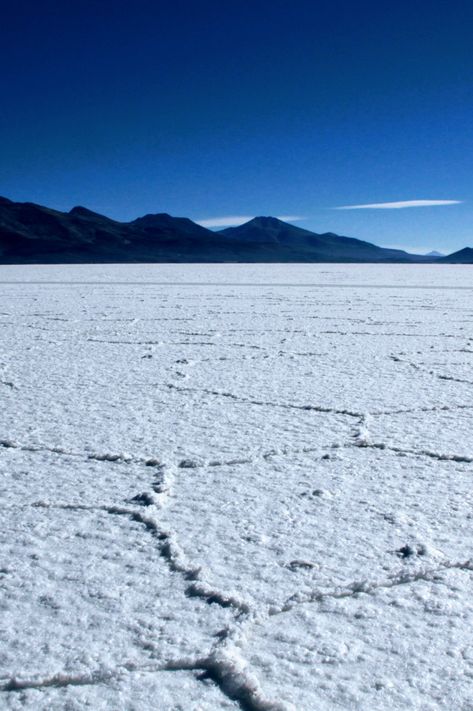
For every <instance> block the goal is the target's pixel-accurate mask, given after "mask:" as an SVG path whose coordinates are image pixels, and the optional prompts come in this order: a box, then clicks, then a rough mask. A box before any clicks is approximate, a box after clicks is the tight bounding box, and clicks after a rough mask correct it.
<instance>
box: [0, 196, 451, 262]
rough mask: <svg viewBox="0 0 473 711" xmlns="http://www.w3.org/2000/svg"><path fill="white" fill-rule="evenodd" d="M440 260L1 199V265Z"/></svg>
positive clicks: (275, 224) (298, 232)
mask: <svg viewBox="0 0 473 711" xmlns="http://www.w3.org/2000/svg"><path fill="white" fill-rule="evenodd" d="M419 261H438V260H434V259H432V258H431V259H429V258H428V257H420V256H418V255H412V254H408V253H407V252H403V251H401V250H394V249H383V248H382V247H377V246H376V245H374V244H370V243H369V242H362V241H361V240H357V239H353V238H351V237H340V236H338V235H335V234H333V233H330V232H328V233H325V234H320V235H319V234H315V233H314V232H310V231H309V230H304V229H301V228H300V227H295V226H294V225H289V224H287V223H285V222H282V221H281V220H278V219H276V218H274V217H256V218H255V219H253V220H250V221H249V222H247V223H246V224H245V225H241V226H240V227H233V228H229V229H226V230H222V231H221V232H212V231H210V230H207V229H205V228H204V227H201V226H200V225H197V224H196V223H195V222H192V220H189V219H187V218H181V217H172V216H171V215H167V214H165V213H163V214H156V215H145V216H144V217H140V218H138V219H136V220H133V221H132V222H117V221H116V220H112V219H110V218H108V217H105V216H104V215H99V214H98V213H96V212H92V211H91V210H88V209H87V208H85V207H80V206H78V207H74V208H73V209H72V210H71V211H70V212H60V211H59V210H51V209H49V208H47V207H42V206H41V205H35V204H34V203H16V202H12V201H11V200H8V199H6V198H0V263H2V264H41V263H43V264H61V263H65V264H67V263H71V264H73V263H94V262H98V263H113V262H419Z"/></svg>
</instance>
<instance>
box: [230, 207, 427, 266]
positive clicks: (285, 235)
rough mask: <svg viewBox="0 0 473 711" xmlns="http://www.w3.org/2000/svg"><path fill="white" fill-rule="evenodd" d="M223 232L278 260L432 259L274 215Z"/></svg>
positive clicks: (376, 260)
mask: <svg viewBox="0 0 473 711" xmlns="http://www.w3.org/2000/svg"><path fill="white" fill-rule="evenodd" d="M220 234H222V235H224V236H225V237H226V238H228V239H231V240H236V241H239V242H241V243H243V244H252V245H253V246H257V247H258V249H259V250H260V251H262V250H265V251H266V252H267V254H268V255H271V254H276V253H277V254H278V256H279V257H280V259H279V260H278V261H309V262H310V261H320V262H334V261H342V262H380V261H383V262H384V261H395V262H409V261H415V262H417V261H429V260H428V259H427V258H424V257H420V256H418V255H413V254H408V253H407V252H403V251H402V250H397V249H385V248H383V247H377V246H376V245H374V244H371V243H370V242H364V241H362V240H359V239H354V238H353V237H341V236H339V235H336V234H334V233H333V232H326V233H324V234H316V233H315V232H310V231H309V230H305V229H302V228H301V227H295V226H294V225H290V224H288V223H286V222H283V221H282V220H278V219H277V218H275V217H255V218H254V219H253V220H250V221H249V222H246V223H245V224H244V225H240V226H239V227H229V228H227V229H225V230H221V232H220ZM296 257H297V259H296ZM271 261H272V260H271Z"/></svg>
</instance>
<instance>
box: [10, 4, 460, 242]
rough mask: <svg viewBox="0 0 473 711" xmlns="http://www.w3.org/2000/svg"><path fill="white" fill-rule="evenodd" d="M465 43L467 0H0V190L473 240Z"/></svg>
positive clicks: (348, 230) (57, 200)
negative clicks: (5, 0)
mask: <svg viewBox="0 0 473 711" xmlns="http://www.w3.org/2000/svg"><path fill="white" fill-rule="evenodd" d="M472 48H473V2H472V0H451V1H450V2H446V1H440V0H429V1H428V2H426V1H425V0H417V1H415V0H409V2H407V1H400V2H395V1H389V2H388V1H385V0H377V1H376V2H375V1H363V0H356V1H355V0H331V1H330V2H329V1H325V0H322V1H317V0H306V1H303V0H291V1H289V0H271V1H269V0H268V1H266V0H251V1H249V0H248V1H247V0H218V1H216V0H215V1H211V0H207V1H206V0H201V1H200V0H186V1H184V0H113V2H111V1H108V0H101V1H100V2H99V1H98V0H94V1H93V2H92V1H89V0H83V1H76V0H68V2H65V1H64V0H61V2H59V1H58V0H56V1H53V0H34V1H32V0H16V1H15V2H14V3H13V2H11V3H3V4H2V8H1V23H0V59H1V67H2V69H1V74H0V87H1V102H0V195H4V196H6V197H9V198H11V199H13V200H31V201H34V202H39V203H42V204H46V205H49V206H51V207H56V208H59V209H70V208H71V207H72V206H73V205H76V204H82V205H86V206H87V207H89V208H91V209H94V210H97V211H99V212H102V213H104V214H107V215H109V216H111V217H114V218H116V219H123V220H125V219H131V218H134V217H137V216H138V215H142V214H144V213H147V212H170V213H171V214H174V215H186V216H189V217H191V218H192V219H195V220H212V221H213V220H220V222H217V223H215V224H223V223H222V219H223V222H224V221H225V219H227V220H228V221H230V220H229V217H228V216H232V217H236V218H238V217H245V216H248V217H251V216H254V215H276V216H288V217H290V218H291V219H293V220H294V221H295V218H303V219H301V220H300V221H297V224H299V225H300V226H304V227H307V228H308V229H313V230H315V231H334V232H338V233H339V234H346V235H350V236H354V237H359V238H362V239H367V240H370V241H374V242H376V243H377V244H382V245H389V246H402V247H405V248H408V249H409V248H411V249H417V250H419V251H422V250H424V251H425V250H429V249H441V250H444V251H453V250H454V249H458V248H460V247H463V246H465V245H471V246H473V51H472ZM421 200H439V201H460V202H458V203H454V204H442V205H422V206H410V207H399V206H397V208H396V209H393V208H392V207H384V208H379V207H375V208H373V207H368V208H363V209H353V210H352V209H349V210H336V209H333V208H336V207H342V206H352V205H372V204H377V203H391V202H395V203H405V202H407V201H421ZM206 224H214V223H213V222H210V223H206Z"/></svg>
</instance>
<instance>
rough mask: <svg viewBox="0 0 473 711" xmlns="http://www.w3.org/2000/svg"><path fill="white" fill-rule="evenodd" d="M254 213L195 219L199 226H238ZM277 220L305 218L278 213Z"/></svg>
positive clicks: (249, 218)
mask: <svg viewBox="0 0 473 711" xmlns="http://www.w3.org/2000/svg"><path fill="white" fill-rule="evenodd" d="M254 217H255V215H227V216H226V217H208V218H206V219H205V220H195V222H196V223H197V224H198V225H201V227H238V225H243V224H244V223H245V222H249V221H250V220H252V219H253V218H254ZM277 217H278V220H283V222H299V221H300V220H305V219H306V218H305V217H302V216H301V215H278V216H277Z"/></svg>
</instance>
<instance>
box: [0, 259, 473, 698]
mask: <svg viewBox="0 0 473 711" xmlns="http://www.w3.org/2000/svg"><path fill="white" fill-rule="evenodd" d="M472 274H473V272H472V269H471V268H470V267H456V266H414V265H412V266H394V265H393V266H372V265H351V266H350V265H346V266H345V265H304V266H303V265H287V266H282V265H281V266H279V265H271V266H269V265H257V266H255V265H218V266H217V265H213V266H209V265H193V266H186V265H146V266H143V265H126V266H124V265H115V266H88V265H83V266H74V267H61V266H54V267H51V266H32V267H0V399H1V407H0V476H1V478H2V483H3V486H2V493H1V514H2V527H1V536H0V552H1V561H0V595H1V597H0V606H1V617H0V626H1V629H0V707H1V708H2V709H9V710H10V709H11V710H20V709H32V710H33V709H34V711H42V710H44V711H46V710H47V711H50V710H53V711H54V710H60V709H61V710H62V709H67V710H68V711H75V710H76V709H86V708H90V709H94V711H95V710H100V709H106V710H109V711H120V710H123V711H125V710H126V711H132V710H136V711H147V710H148V709H150V710H151V709H153V710H154V709H159V710H160V711H171V710H182V711H211V710H213V709H243V710H245V711H277V710H280V711H284V710H289V709H292V710H296V711H313V710H322V711H325V710H327V711H328V710H333V711H335V710H337V711H340V710H341V709H346V710H348V709H349V710H351V711H355V710H356V711H376V710H378V711H381V710H385V709H386V710H387V709H389V711H396V710H399V711H401V710H403V711H404V710H405V709H415V710H418V711H435V710H437V709H445V710H447V709H448V710H449V711H450V710H452V709H455V711H457V710H458V711H467V710H469V711H471V710H472V709H473V596H472V585H471V583H472V576H473V546H472V544H473V518H472V517H473V508H472V504H473V486H472V480H473V426H472V415H473V397H472V396H473V368H472V365H473V280H472Z"/></svg>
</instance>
